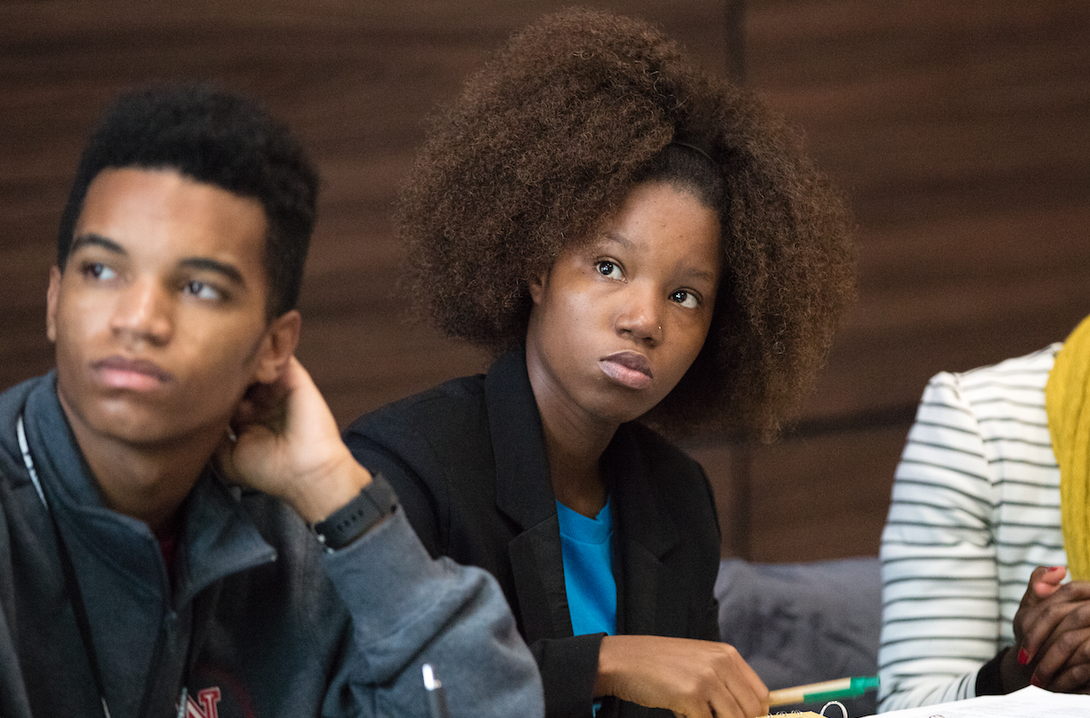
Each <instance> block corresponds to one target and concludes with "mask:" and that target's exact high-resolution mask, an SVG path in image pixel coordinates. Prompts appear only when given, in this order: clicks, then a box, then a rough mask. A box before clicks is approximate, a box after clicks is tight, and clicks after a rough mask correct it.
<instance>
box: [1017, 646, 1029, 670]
mask: <svg viewBox="0 0 1090 718" xmlns="http://www.w3.org/2000/svg"><path fill="white" fill-rule="evenodd" d="M1028 663H1029V654H1028V653H1026V649H1025V648H1019V649H1018V665H1020V666H1024V665H1026V664H1028Z"/></svg>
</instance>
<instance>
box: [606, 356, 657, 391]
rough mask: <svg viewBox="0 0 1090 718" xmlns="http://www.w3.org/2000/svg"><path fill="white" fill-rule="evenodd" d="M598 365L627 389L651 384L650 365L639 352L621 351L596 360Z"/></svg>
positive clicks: (640, 387) (644, 387) (641, 387)
mask: <svg viewBox="0 0 1090 718" xmlns="http://www.w3.org/2000/svg"><path fill="white" fill-rule="evenodd" d="M598 366H599V367H601V368H602V371H603V372H604V373H605V375H606V376H608V377H609V378H610V379H612V380H613V381H615V382H617V383H618V384H620V385H621V386H626V387H628V388H629V389H646V388H647V387H649V386H651V380H652V373H651V365H650V363H648V361H647V357H645V356H644V355H643V354H640V353H639V352H633V351H623V352H616V353H614V354H610V355H609V356H607V357H603V358H602V359H599V360H598Z"/></svg>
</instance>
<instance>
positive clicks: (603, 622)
mask: <svg viewBox="0 0 1090 718" xmlns="http://www.w3.org/2000/svg"><path fill="white" fill-rule="evenodd" d="M609 504H610V502H609V500H608V499H607V500H606V505H605V507H603V508H602V510H601V511H599V512H598V515H597V516H595V517H594V518H588V517H586V516H584V515H583V514H581V513H579V512H578V511H572V510H571V509H569V508H568V507H567V506H565V505H564V504H562V503H560V502H559V501H557V502H556V512H557V517H558V518H559V520H560V547H561V553H562V556H563V558H564V586H565V588H566V590H567V594H568V610H569V612H570V614H571V623H572V628H573V629H574V632H575V635H576V636H581V635H584V634H588V633H606V634H608V635H610V636H612V635H615V634H616V633H617V582H616V581H615V580H614V578H613V546H612V537H613V519H612V516H611V514H610V510H609Z"/></svg>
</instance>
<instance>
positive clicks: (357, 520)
mask: <svg viewBox="0 0 1090 718" xmlns="http://www.w3.org/2000/svg"><path fill="white" fill-rule="evenodd" d="M395 510H397V494H395V493H394V490H393V488H392V487H391V486H390V485H389V484H388V483H386V479H384V478H382V476H381V475H379V474H376V475H375V476H373V477H372V479H371V483H369V484H367V486H364V487H363V488H362V489H360V492H359V493H358V494H357V495H356V497H355V498H354V499H352V500H351V501H349V502H348V503H347V504H345V505H344V506H342V507H341V508H339V509H337V510H336V511H334V512H333V513H332V514H330V515H329V517H328V518H326V519H325V520H323V521H319V522H317V523H315V524H312V525H311V527H310V529H311V531H313V532H314V535H315V536H317V537H318V542H319V543H321V544H322V545H323V546H324V547H325V550H326V551H328V552H329V553H333V552H334V551H336V550H337V549H342V548H344V547H345V546H347V545H348V544H350V543H352V542H353V541H355V540H356V539H358V538H359V537H360V536H363V535H364V534H365V533H367V532H368V531H370V530H371V529H372V528H373V527H374V526H375V525H376V524H378V523H379V522H381V521H382V520H383V519H385V518H387V517H388V516H390V515H392V514H393V513H394V511H395Z"/></svg>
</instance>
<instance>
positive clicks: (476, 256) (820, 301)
mask: <svg viewBox="0 0 1090 718" xmlns="http://www.w3.org/2000/svg"><path fill="white" fill-rule="evenodd" d="M675 141H677V142H684V143H686V144H690V145H694V146H697V147H700V148H701V149H702V150H703V151H704V152H706V153H707V154H708V155H709V156H710V157H711V158H712V161H713V162H714V163H715V164H717V165H718V166H719V168H720V171H721V172H722V175H723V177H724V179H725V181H726V187H727V192H726V200H725V204H726V206H724V207H719V208H717V209H718V211H719V214H720V217H721V221H722V236H723V243H722V244H723V250H722V251H723V267H724V271H723V276H722V279H721V281H720V288H719V293H718V299H717V301H716V306H715V310H714V313H713V319H712V326H711V329H710V331H709V335H708V338H707V340H706V341H705V345H704V347H703V349H702V351H701V353H700V355H699V356H698V358H697V359H696V361H695V362H694V363H693V366H692V367H691V368H690V369H689V371H688V372H687V374H686V375H685V376H684V377H683V378H682V380H681V382H679V384H678V386H677V387H676V388H675V389H674V390H673V391H672V392H671V393H670V394H669V395H668V396H667V397H666V399H664V400H663V401H662V402H660V404H659V405H658V406H657V407H655V409H653V410H652V411H651V412H650V413H649V414H648V415H647V416H646V417H644V419H645V420H646V421H648V422H649V423H652V424H653V425H655V426H656V427H657V428H659V429H660V430H663V431H665V432H666V433H668V434H672V435H675V436H680V435H684V434H687V433H691V432H692V431H693V430H695V429H697V428H702V427H703V428H713V429H720V430H727V431H731V432H738V433H756V434H759V435H761V436H762V437H764V438H766V439H768V438H771V437H773V436H774V435H775V434H776V433H777V431H778V430H779V428H780V426H781V424H782V422H783V421H784V420H786V419H788V418H790V416H791V414H792V413H793V412H794V411H796V410H797V408H798V405H799V404H800V403H801V401H802V399H803V398H804V397H805V396H806V394H807V393H808V391H809V389H810V387H811V385H812V383H813V378H814V376H815V374H816V372H817V370H818V369H819V368H820V366H821V365H822V363H823V362H824V358H825V355H826V353H827V350H828V347H829V345H830V343H831V341H832V336H833V333H834V332H835V330H836V328H837V327H838V326H839V324H840V321H841V317H842V315H843V313H844V311H845V309H846V307H847V306H848V304H849V303H850V302H851V300H852V299H853V298H854V291H855V248H854V244H853V242H852V239H851V232H850V231H849V220H848V215H847V212H846V210H845V207H844V204H843V202H842V200H841V198H840V196H839V195H838V194H837V193H836V192H834V191H833V190H832V189H831V188H830V187H829V185H828V184H827V182H826V181H825V179H824V178H823V176H822V175H820V174H819V173H818V171H817V170H816V169H815V168H814V167H813V165H812V164H811V163H810V161H809V160H808V159H806V157H804V155H803V154H802V152H801V149H800V142H799V140H798V138H797V137H796V136H795V135H794V134H793V133H792V132H791V131H790V130H789V129H788V128H787V126H786V125H785V123H784V122H783V120H782V119H781V118H779V117H778V116H776V115H774V114H772V113H770V112H769V111H768V110H766V109H765V107H764V106H763V105H762V104H761V103H760V102H759V101H758V100H757V99H756V98H755V97H754V96H753V95H752V94H750V93H749V92H746V91H744V90H742V89H740V88H738V87H736V86H734V85H732V84H730V83H728V82H726V81H725V80H722V79H719V78H715V77H712V76H710V75H708V74H706V73H704V72H702V71H701V70H700V69H698V68H697V67H695V66H694V65H692V64H691V63H690V62H689V61H688V60H687V59H686V58H685V57H683V55H682V54H681V52H680V51H679V50H678V47H677V46H676V45H675V43H674V42H672V41H671V40H669V39H668V38H667V37H666V36H664V35H663V34H662V33H661V32H660V31H659V30H657V29H656V28H654V27H653V26H651V25H648V24H647V23H645V22H643V21H640V20H635V19H630V18H625V17H618V16H615V15H611V14H608V13H604V12H599V11H594V10H586V9H570V10H566V11H563V12H560V13H558V14H555V15H550V16H546V17H545V18H543V19H541V20H539V21H538V22H536V23H535V24H533V25H531V26H530V27H528V28H527V29H526V30H524V31H523V32H521V33H518V34H516V35H515V36H514V37H513V38H512V39H511V40H510V42H509V43H508V44H507V46H506V47H505V48H503V49H502V50H501V51H500V52H499V53H498V54H497V55H496V56H495V57H494V58H493V59H492V61H491V62H489V63H488V64H487V65H486V66H485V67H484V68H483V69H482V70H481V71H480V72H478V73H477V74H476V75H475V76H473V77H472V78H471V79H470V80H469V81H468V83H467V84H466V86H465V88H464V89H463V91H462V93H461V95H460V96H459V97H458V98H457V99H456V100H455V102H454V103H453V105H451V106H450V107H449V108H447V109H446V111H445V112H442V113H440V114H438V115H437V116H435V117H433V118H432V119H431V121H430V124H429V127H428V133H427V138H426V141H425V143H424V145H423V146H422V148H421V150H420V153H419V155H418V157H417V159H416V162H415V164H414V166H413V169H412V171H411V173H410V175H409V177H408V179H407V181H406V183H405V185H404V187H403V188H402V193H401V197H400V201H399V205H398V210H397V223H398V231H399V233H400V236H401V239H402V241H403V242H404V243H405V244H406V246H407V248H408V252H409V256H410V257H411V259H412V261H411V262H409V265H410V267H411V269H410V276H409V278H408V283H409V287H410V290H411V291H412V292H413V295H414V296H416V297H420V298H422V302H423V303H424V307H423V308H424V310H425V311H426V313H427V314H428V315H429V316H430V318H431V319H432V320H433V321H434V322H435V323H436V324H437V325H438V327H439V328H440V329H441V330H442V331H443V332H444V333H446V334H447V335H449V336H451V337H455V338H460V339H464V340H467V341H469V342H471V343H474V344H477V345H480V346H483V347H486V348H488V349H490V350H492V351H494V352H501V351H504V350H507V349H509V348H513V347H517V346H519V345H521V344H522V343H523V342H524V341H525V337H526V328H527V322H528V320H529V312H530V306H531V301H530V296H529V292H528V281H529V278H530V277H533V276H536V275H539V274H540V273H542V272H544V271H545V270H547V269H548V268H549V267H551V266H552V264H553V263H554V261H555V260H556V258H557V256H558V255H559V253H560V252H561V250H562V249H564V248H566V247H569V246H571V245H573V244H577V243H581V242H587V241H589V240H590V239H591V238H593V236H594V235H593V233H594V231H595V229H596V228H597V227H598V225H599V224H600V223H601V222H602V221H603V219H604V218H606V217H608V216H609V215H610V214H611V213H612V212H613V211H615V210H616V208H618V207H619V206H620V204H621V202H622V201H623V199H624V197H625V196H626V194H627V193H628V192H629V191H630V190H631V188H632V187H633V186H634V184H635V183H636V182H638V181H639V178H640V173H641V171H642V170H644V168H645V167H646V166H647V165H648V163H649V162H650V161H651V160H652V158H654V157H655V156H656V155H657V154H658V153H660V152H661V151H662V150H663V149H664V148H665V147H666V146H667V145H668V144H670V143H671V142H675Z"/></svg>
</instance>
